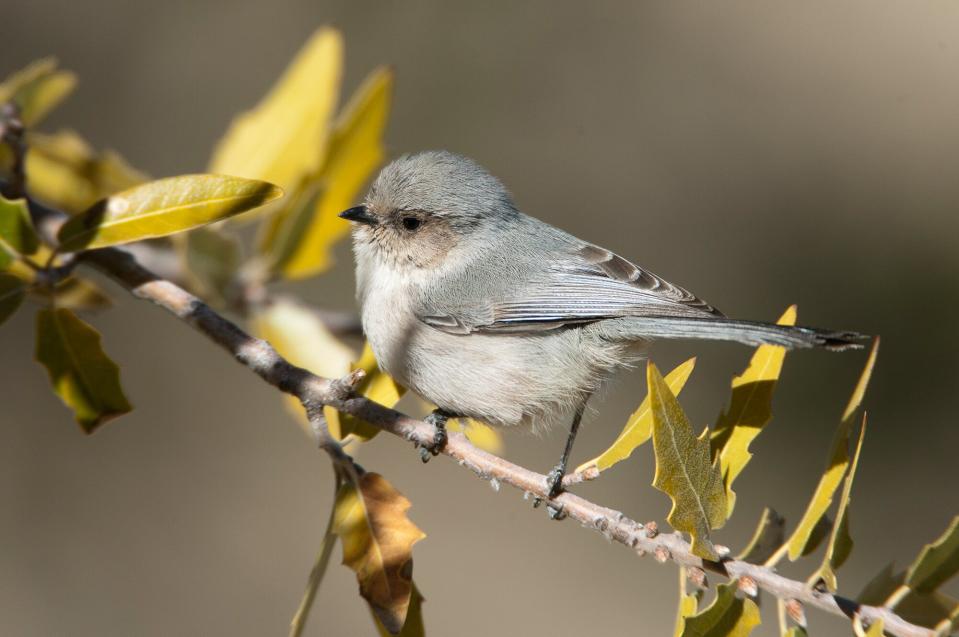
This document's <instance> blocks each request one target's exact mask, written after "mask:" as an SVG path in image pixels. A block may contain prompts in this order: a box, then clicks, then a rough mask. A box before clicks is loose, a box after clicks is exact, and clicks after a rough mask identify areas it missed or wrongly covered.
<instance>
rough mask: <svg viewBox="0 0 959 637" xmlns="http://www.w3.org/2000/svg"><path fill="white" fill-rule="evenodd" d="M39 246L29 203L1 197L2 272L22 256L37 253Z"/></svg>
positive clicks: (0, 263) (0, 268)
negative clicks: (28, 206)
mask: <svg viewBox="0 0 959 637" xmlns="http://www.w3.org/2000/svg"><path fill="white" fill-rule="evenodd" d="M39 246H40V241H39V240H38V239H37V233H36V232H35V231H34V230H33V223H32V222H31V221H30V212H29V211H28V210H27V202H26V201H25V200H23V199H14V200H10V199H4V198H3V197H0V270H2V269H5V268H7V267H8V266H9V265H10V264H11V263H12V262H13V261H15V260H16V259H17V258H18V257H19V256H20V255H21V254H23V255H28V256H29V255H31V254H34V253H36V251H37V248H38V247H39Z"/></svg>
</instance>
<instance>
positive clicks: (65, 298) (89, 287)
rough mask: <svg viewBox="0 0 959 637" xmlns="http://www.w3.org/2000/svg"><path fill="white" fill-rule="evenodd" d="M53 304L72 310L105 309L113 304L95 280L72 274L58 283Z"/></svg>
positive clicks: (53, 294) (54, 289) (53, 293)
mask: <svg viewBox="0 0 959 637" xmlns="http://www.w3.org/2000/svg"><path fill="white" fill-rule="evenodd" d="M52 296H53V304H54V305H55V306H56V307H65V308H68V309H71V310H80V311H84V310H104V309H106V308H108V307H110V306H111V305H112V303H111V302H110V297H109V296H107V294H106V292H104V291H103V290H102V289H100V286H98V285H97V284H96V283H94V282H93V281H90V280H89V279H82V278H80V277H78V276H71V277H68V278H66V279H64V280H63V281H60V282H59V283H57V285H56V286H55V287H54V288H53V292H52Z"/></svg>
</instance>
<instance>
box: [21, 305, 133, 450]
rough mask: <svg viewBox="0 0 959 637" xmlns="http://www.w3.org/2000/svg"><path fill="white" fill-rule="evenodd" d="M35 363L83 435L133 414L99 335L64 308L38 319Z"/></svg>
mask: <svg viewBox="0 0 959 637" xmlns="http://www.w3.org/2000/svg"><path fill="white" fill-rule="evenodd" d="M36 357H37V361H38V362H39V363H40V364H42V365H43V366H44V367H46V368H47V372H48V373H49V375H50V383H51V384H52V385H53V391H54V392H55V393H56V394H57V395H58V396H60V398H61V399H62V400H63V402H64V403H66V404H67V406H68V407H70V408H71V409H72V410H73V413H74V415H75V416H76V419H77V422H78V423H79V424H80V426H81V427H82V428H83V431H84V432H86V433H88V434H89V433H93V431H94V430H95V429H96V428H97V427H99V426H100V425H101V424H103V423H104V422H106V421H107V420H109V419H111V418H115V417H116V416H120V415H122V414H125V413H127V412H129V411H130V410H131V409H133V408H132V407H131V406H130V403H128V402H127V399H126V396H124V395H123V389H122V388H121V387H120V370H119V368H118V367H117V365H116V363H114V362H113V361H112V360H110V359H109V358H108V357H107V355H106V354H105V353H104V351H103V348H102V347H101V346H100V334H99V333H98V332H97V331H96V330H95V329H93V328H92V327H90V326H89V325H87V324H86V323H84V322H83V321H81V320H80V319H78V318H77V317H76V315H75V314H74V313H73V312H71V311H70V310H67V309H56V310H54V309H44V310H40V312H39V313H38V314H37V349H36Z"/></svg>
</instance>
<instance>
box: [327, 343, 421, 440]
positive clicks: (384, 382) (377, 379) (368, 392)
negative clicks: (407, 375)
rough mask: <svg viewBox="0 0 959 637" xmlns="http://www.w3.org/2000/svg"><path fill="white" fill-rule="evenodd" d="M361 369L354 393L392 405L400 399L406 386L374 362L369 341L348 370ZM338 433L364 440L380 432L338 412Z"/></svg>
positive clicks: (353, 417)
mask: <svg viewBox="0 0 959 637" xmlns="http://www.w3.org/2000/svg"><path fill="white" fill-rule="evenodd" d="M354 369H362V370H363V371H365V372H366V376H364V377H363V380H361V381H360V382H359V383H358V384H357V386H356V389H355V391H356V394H357V395H359V396H364V397H366V398H369V399H370V400H372V401H374V402H377V403H380V404H381V405H385V406H387V407H392V406H394V405H395V404H396V403H398V402H399V401H400V398H402V396H403V394H405V393H406V388H405V387H401V386H400V385H398V384H397V383H396V381H395V380H393V378H392V377H391V376H390V375H389V374H387V373H386V372H384V371H383V370H381V369H380V368H379V365H377V363H376V356H374V355H373V349H372V348H371V347H370V344H369V343H365V344H364V345H363V354H362V355H361V356H360V360H359V362H358V363H356V364H355V365H350V370H351V371H352V370H354ZM339 419H340V435H341V436H343V437H346V436H348V435H350V434H352V435H353V437H354V438H356V439H358V440H360V441H366V440H369V439H371V438H372V437H373V436H375V435H376V434H378V433H379V432H380V430H379V428H378V427H374V426H373V425H371V424H369V423H367V422H364V421H362V420H360V419H359V418H356V417H355V416H351V415H350V414H339Z"/></svg>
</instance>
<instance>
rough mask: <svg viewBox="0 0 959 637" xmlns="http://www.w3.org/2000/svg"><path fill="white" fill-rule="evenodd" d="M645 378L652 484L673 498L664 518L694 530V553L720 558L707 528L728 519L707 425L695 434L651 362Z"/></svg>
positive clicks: (675, 527) (681, 529)
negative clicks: (653, 463) (650, 423)
mask: <svg viewBox="0 0 959 637" xmlns="http://www.w3.org/2000/svg"><path fill="white" fill-rule="evenodd" d="M646 381H647V384H648V385H649V400H650V406H651V409H652V413H653V450H654V451H655V454H656V475H655V477H654V478H653V486H654V487H656V488H657V489H659V490H660V491H663V492H664V493H666V494H667V495H668V496H669V497H670V498H671V499H672V501H673V507H672V510H671V511H670V512H669V515H668V516H667V518H666V519H667V520H668V521H669V523H670V524H671V525H672V527H673V528H674V529H676V530H677V531H682V532H685V533H689V534H690V536H691V537H692V551H693V553H694V554H696V555H698V556H700V557H702V558H705V559H710V560H718V559H719V554H718V553H716V549H715V547H713V544H712V542H711V541H710V539H709V532H710V530H712V529H718V528H720V527H721V526H722V525H723V524H724V523H725V522H726V491H725V489H724V488H723V479H722V476H721V475H720V473H719V467H718V466H717V465H714V464H712V463H711V462H710V461H709V430H708V429H706V430H704V431H703V433H702V435H701V436H699V437H698V438H697V437H695V436H694V434H693V429H692V427H691V426H690V424H689V420H688V419H687V418H686V414H685V412H683V408H682V407H681V406H680V405H679V401H677V400H676V397H675V396H674V395H673V393H672V392H671V391H670V390H669V387H668V386H667V385H666V382H665V381H664V380H663V377H662V376H661V375H660V373H659V370H658V369H656V366H655V365H653V363H652V362H650V363H649V365H648V366H647V367H646Z"/></svg>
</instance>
